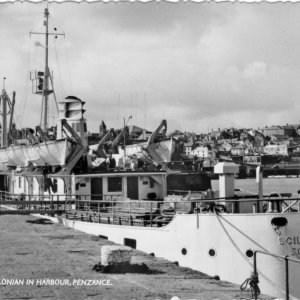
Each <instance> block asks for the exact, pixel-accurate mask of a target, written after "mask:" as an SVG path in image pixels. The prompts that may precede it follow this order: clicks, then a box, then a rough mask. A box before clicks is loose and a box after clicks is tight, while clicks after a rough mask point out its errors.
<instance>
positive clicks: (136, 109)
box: [135, 92, 138, 121]
mask: <svg viewBox="0 0 300 300" xmlns="http://www.w3.org/2000/svg"><path fill="white" fill-rule="evenodd" d="M137 111H138V108H137V92H135V120H136V121H137V115H138V113H137Z"/></svg>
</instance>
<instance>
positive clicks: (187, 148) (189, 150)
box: [183, 142, 194, 155]
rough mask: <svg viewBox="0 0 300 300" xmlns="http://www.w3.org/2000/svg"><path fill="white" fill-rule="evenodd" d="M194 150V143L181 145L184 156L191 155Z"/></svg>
mask: <svg viewBox="0 0 300 300" xmlns="http://www.w3.org/2000/svg"><path fill="white" fill-rule="evenodd" d="M193 148H194V143H191V142H190V143H184V144H183V151H184V153H185V155H192V150H193Z"/></svg>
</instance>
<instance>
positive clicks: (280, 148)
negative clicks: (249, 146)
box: [264, 145, 292, 156]
mask: <svg viewBox="0 0 300 300" xmlns="http://www.w3.org/2000/svg"><path fill="white" fill-rule="evenodd" d="M264 152H265V153H266V154H269V155H283V156H288V155H289V154H292V148H291V147H289V146H288V145H267V146H265V147H264Z"/></svg>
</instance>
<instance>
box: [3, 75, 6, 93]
mask: <svg viewBox="0 0 300 300" xmlns="http://www.w3.org/2000/svg"><path fill="white" fill-rule="evenodd" d="M5 80H6V77H3V90H5Z"/></svg>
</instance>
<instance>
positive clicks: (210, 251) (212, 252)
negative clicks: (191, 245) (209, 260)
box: [208, 249, 216, 257]
mask: <svg viewBox="0 0 300 300" xmlns="http://www.w3.org/2000/svg"><path fill="white" fill-rule="evenodd" d="M208 254H209V256H211V257H214V256H216V250H215V249H209V251H208Z"/></svg>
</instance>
